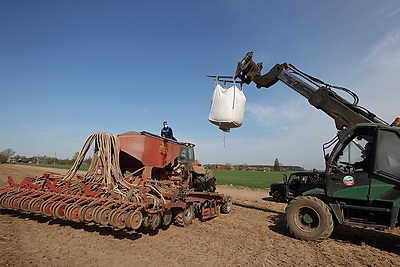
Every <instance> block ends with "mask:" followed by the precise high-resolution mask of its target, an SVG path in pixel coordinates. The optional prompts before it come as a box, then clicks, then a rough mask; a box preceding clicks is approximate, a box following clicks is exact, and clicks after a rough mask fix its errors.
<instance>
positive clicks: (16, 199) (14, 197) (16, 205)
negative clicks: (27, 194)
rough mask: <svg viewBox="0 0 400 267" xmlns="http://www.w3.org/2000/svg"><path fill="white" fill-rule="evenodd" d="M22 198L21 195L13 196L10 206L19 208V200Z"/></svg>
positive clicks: (15, 208)
mask: <svg viewBox="0 0 400 267" xmlns="http://www.w3.org/2000/svg"><path fill="white" fill-rule="evenodd" d="M20 200H21V197H20V196H12V197H11V198H10V200H9V201H8V203H9V205H10V208H12V209H14V210H19V206H18V202H19V201H20Z"/></svg>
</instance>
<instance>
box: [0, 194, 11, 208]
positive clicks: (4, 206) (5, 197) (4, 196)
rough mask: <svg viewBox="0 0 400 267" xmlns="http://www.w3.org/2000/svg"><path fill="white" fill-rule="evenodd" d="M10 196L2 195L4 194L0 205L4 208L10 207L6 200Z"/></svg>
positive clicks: (0, 198) (0, 199)
mask: <svg viewBox="0 0 400 267" xmlns="http://www.w3.org/2000/svg"><path fill="white" fill-rule="evenodd" d="M9 196H10V195H2V196H1V197H0V205H1V206H2V207H3V208H5V209H7V208H8V207H7V206H6V203H5V201H6V199H7V198H8V197H9Z"/></svg>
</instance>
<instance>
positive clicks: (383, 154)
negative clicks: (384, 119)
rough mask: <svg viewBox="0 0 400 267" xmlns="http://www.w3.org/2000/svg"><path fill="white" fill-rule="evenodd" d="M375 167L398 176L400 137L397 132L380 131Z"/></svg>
mask: <svg viewBox="0 0 400 267" xmlns="http://www.w3.org/2000/svg"><path fill="white" fill-rule="evenodd" d="M376 169H377V171H378V172H384V173H387V174H391V175H393V176H396V177H400V137H399V135H398V133H397V132H390V131H381V132H380V134H379V147H378V151H377V158H376Z"/></svg>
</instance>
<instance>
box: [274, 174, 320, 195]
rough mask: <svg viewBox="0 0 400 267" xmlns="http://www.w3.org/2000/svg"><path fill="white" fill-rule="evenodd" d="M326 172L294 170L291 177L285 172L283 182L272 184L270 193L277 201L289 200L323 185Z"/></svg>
mask: <svg viewBox="0 0 400 267" xmlns="http://www.w3.org/2000/svg"><path fill="white" fill-rule="evenodd" d="M324 174H325V173H323V172H319V171H317V170H315V171H312V172H311V171H301V172H294V173H292V174H290V175H289V177H288V176H287V175H286V174H284V175H283V179H282V182H279V183H273V184H271V186H270V191H269V195H270V196H272V198H273V200H275V201H276V202H288V201H290V200H292V199H293V198H295V197H297V196H299V195H301V194H302V193H304V192H306V191H308V190H310V189H314V188H317V187H321V186H322V185H323V183H322V179H323V177H324Z"/></svg>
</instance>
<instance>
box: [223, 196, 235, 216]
mask: <svg viewBox="0 0 400 267" xmlns="http://www.w3.org/2000/svg"><path fill="white" fill-rule="evenodd" d="M232 205H233V200H232V197H229V198H228V200H227V201H226V202H225V203H224V204H222V207H221V212H222V213H225V214H228V213H230V212H231V210H232Z"/></svg>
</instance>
